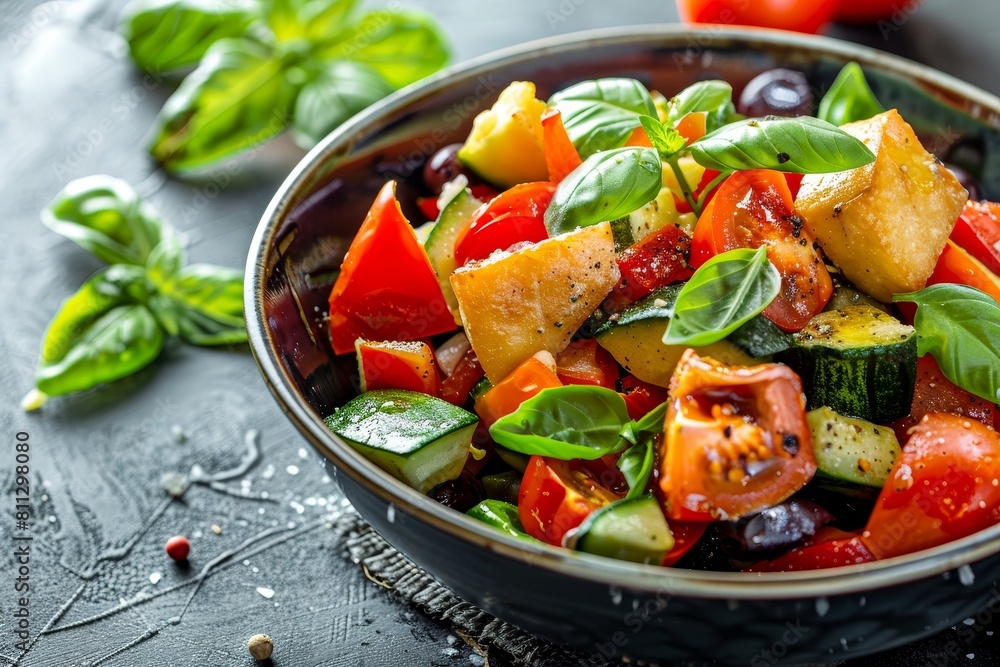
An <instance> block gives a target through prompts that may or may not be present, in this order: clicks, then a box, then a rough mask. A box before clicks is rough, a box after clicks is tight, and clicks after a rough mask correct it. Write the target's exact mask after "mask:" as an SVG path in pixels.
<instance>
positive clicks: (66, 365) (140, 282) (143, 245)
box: [23, 176, 246, 409]
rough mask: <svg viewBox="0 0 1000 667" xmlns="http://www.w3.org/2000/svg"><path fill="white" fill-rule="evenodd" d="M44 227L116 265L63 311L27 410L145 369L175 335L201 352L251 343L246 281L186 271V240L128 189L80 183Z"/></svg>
mask: <svg viewBox="0 0 1000 667" xmlns="http://www.w3.org/2000/svg"><path fill="white" fill-rule="evenodd" d="M43 219H44V220H45V221H46V224H47V225H48V226H49V227H50V228H52V229H53V230H55V231H56V232H59V233H60V234H63V235H64V236H66V237H67V238H69V239H71V240H73V241H76V242H77V243H79V244H80V245H81V246H83V247H84V248H86V249H87V250H90V251H91V252H92V253H93V254H94V255H95V256H96V257H97V258H98V259H101V260H104V261H106V262H115V263H113V264H111V266H108V267H105V268H104V269H101V270H100V271H99V272H97V273H96V274H95V275H94V276H92V277H91V278H90V279H89V280H87V282H85V283H84V284H83V286H82V287H81V288H80V289H79V290H78V291H77V292H76V293H75V294H73V295H72V296H70V297H69V298H68V299H66V300H65V301H64V302H63V304H62V305H61V306H60V308H59V311H58V312H57V313H56V316H55V317H54V318H53V319H52V322H51V323H50V324H49V327H48V329H47V330H46V332H45V336H44V338H43V340H42V349H41V354H40V355H39V363H38V371H37V373H36V375H35V388H36V389H35V391H34V392H33V393H31V394H29V395H28V396H27V397H25V401H24V403H23V405H24V406H25V409H37V408H39V407H41V405H42V404H43V403H44V401H45V398H46V397H48V396H56V395H62V394H68V393H72V392H75V391H82V390H84V389H89V388H91V387H94V386H96V385H99V384H104V383H106V382H112V381H114V380H118V379H121V378H123V377H126V376H128V375H131V374H133V373H135V372H137V371H139V370H140V369H142V368H145V367H146V366H148V365H149V364H150V363H152V362H153V360H154V359H156V358H157V356H159V354H160V351H161V350H162V349H163V346H164V344H165V341H166V339H167V337H168V336H179V337H180V338H181V339H183V340H185V341H187V342H189V343H193V344H195V345H220V344H227V343H231V344H237V343H242V342H245V341H246V328H245V325H244V321H243V296H242V295H243V276H242V274H241V273H240V272H238V271H233V270H230V269H224V268H220V267H215V266H210V265H206V264H195V265H192V266H184V249H183V246H182V245H181V243H180V239H179V238H178V235H177V233H176V232H175V231H174V230H173V228H172V227H170V225H168V224H167V223H166V222H163V221H162V220H161V219H160V217H159V215H158V214H157V213H156V211H155V210H154V209H153V208H152V207H151V206H149V205H148V204H146V203H144V202H142V201H141V200H140V199H139V196H138V194H136V192H135V190H133V189H132V188H131V187H130V186H129V185H128V184H127V183H125V182H124V181H120V180H118V179H114V178H111V177H109V176H90V177H88V178H84V179H80V180H78V181H74V182H72V183H70V184H69V185H67V186H66V188H64V189H63V191H62V192H61V193H60V194H59V195H58V196H57V197H56V199H55V200H54V201H53V202H52V203H51V204H50V205H49V206H48V208H46V210H45V211H44V212H43ZM154 241H156V243H155V245H153V246H152V247H150V245H151V244H152V243H153V242H154Z"/></svg>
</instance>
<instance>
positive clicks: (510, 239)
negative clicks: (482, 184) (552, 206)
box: [455, 181, 556, 266]
mask: <svg viewBox="0 0 1000 667" xmlns="http://www.w3.org/2000/svg"><path fill="white" fill-rule="evenodd" d="M555 191H556V186H555V185H553V184H552V183H548V182H546V181H539V182H537V183H522V184H520V185H515V186H514V187H512V188H511V189H509V190H507V191H505V192H502V193H500V194H499V195H497V196H496V197H494V198H493V199H492V200H491V201H490V202H488V203H486V204H483V206H482V207H480V209H479V210H478V211H476V212H475V213H474V214H473V215H472V217H471V218H470V219H469V222H468V224H467V225H466V226H465V228H464V229H463V230H462V231H460V232H459V233H458V238H457V239H455V261H456V262H457V263H458V265H459V266H464V265H465V264H468V263H469V262H471V261H475V260H480V259H486V258H487V257H489V256H490V255H491V254H492V253H493V252H494V251H495V250H506V249H507V248H509V247H511V246H512V245H514V244H515V243H520V242H521V241H530V242H532V243H537V242H538V241H543V240H545V239H547V238H548V237H549V233H548V231H547V230H546V229H545V222H544V216H545V209H547V208H548V207H549V202H550V201H552V195H553V194H555Z"/></svg>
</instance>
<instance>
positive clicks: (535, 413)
mask: <svg viewBox="0 0 1000 667" xmlns="http://www.w3.org/2000/svg"><path fill="white" fill-rule="evenodd" d="M665 414H666V404H664V405H662V406H660V407H658V408H657V409H655V410H652V411H651V412H650V413H649V414H648V415H646V416H645V417H643V418H642V419H639V420H631V419H629V416H628V409H627V408H626V407H625V399H624V398H622V396H621V394H619V393H618V392H616V391H613V390H611V389H608V388H606V387H592V386H584V385H566V386H564V387H551V388H548V389H543V390H542V391H541V392H539V393H538V394H537V395H535V396H533V397H532V398H529V399H528V400H527V401H525V402H524V403H522V404H521V406H520V407H519V408H518V409H517V410H516V411H514V412H513V413H511V414H509V415H506V416H504V417H501V418H500V419H498V420H497V421H496V422H494V424H493V426H491V427H490V436H491V437H492V438H493V440H495V441H496V442H497V444H499V445H502V446H504V447H506V448H507V449H511V450H513V451H515V452H520V453H521V454H527V455H529V456H532V455H535V454H537V455H539V456H551V457H553V458H557V459H562V460H564V461H569V460H571V459H584V460H587V461H590V460H593V459H599V458H601V457H602V456H604V455H605V454H609V453H611V452H617V451H621V450H622V449H624V448H625V447H628V446H629V445H630V444H641V443H642V442H644V441H645V439H646V438H648V436H649V435H652V434H655V433H659V432H662V431H663V418H664V415H665Z"/></svg>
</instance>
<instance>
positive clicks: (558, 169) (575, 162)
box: [542, 107, 583, 183]
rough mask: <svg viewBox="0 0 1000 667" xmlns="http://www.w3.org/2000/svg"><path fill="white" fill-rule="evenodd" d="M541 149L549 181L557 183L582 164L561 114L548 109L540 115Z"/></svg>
mask: <svg viewBox="0 0 1000 667" xmlns="http://www.w3.org/2000/svg"><path fill="white" fill-rule="evenodd" d="M542 149H543V151H544V152H545V165H546V166H547V167H548V170H549V181H550V182H552V183H559V182H560V181H562V179H564V178H566V175H567V174H569V173H570V172H571V171H573V170H574V169H576V168H577V167H579V166H580V165H581V164H583V160H582V159H580V154H579V153H578V152H577V150H576V146H574V145H573V142H572V141H570V138H569V134H568V133H567V132H566V126H565V125H563V122H562V113H560V111H559V110H558V109H555V108H552V107H550V108H549V109H547V110H546V112H545V113H544V114H542Z"/></svg>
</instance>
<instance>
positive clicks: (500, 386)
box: [476, 352, 562, 428]
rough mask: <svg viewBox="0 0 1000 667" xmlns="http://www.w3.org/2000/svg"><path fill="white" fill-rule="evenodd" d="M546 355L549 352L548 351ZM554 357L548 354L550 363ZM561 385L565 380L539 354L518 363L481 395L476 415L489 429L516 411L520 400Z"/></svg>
mask: <svg viewBox="0 0 1000 667" xmlns="http://www.w3.org/2000/svg"><path fill="white" fill-rule="evenodd" d="M544 354H546V355H548V353H547V352H546V353H544ZM551 358H552V357H551V356H549V360H550V363H551ZM561 386H562V382H561V381H560V379H559V377H558V376H557V375H556V373H555V369H553V368H552V367H551V366H550V365H549V364H547V363H545V362H544V361H542V360H541V359H539V358H538V355H536V356H533V357H530V358H529V359H528V360H527V361H524V362H522V363H521V364H519V365H518V366H517V368H515V369H514V370H512V371H511V372H510V373H508V374H507V377H505V378H504V379H503V380H500V382H498V383H497V384H496V385H495V386H494V387H492V388H491V389H490V390H489V391H487V392H486V393H485V394H483V395H482V396H480V397H479V399H478V400H477V401H476V414H478V415H479V417H480V419H481V420H482V421H481V422H480V423H482V424H484V425H485V426H486V427H487V428H489V427H490V426H492V425H493V422H495V421H496V420H498V419H500V418H501V417H504V416H506V415H509V414H510V413H512V412H514V411H515V410H517V409H518V408H519V407H521V403H524V402H525V401H526V400H528V399H529V398H531V397H532V396H535V395H537V394H538V393H539V392H540V391H541V390H542V389H548V388H549V387H561Z"/></svg>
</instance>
